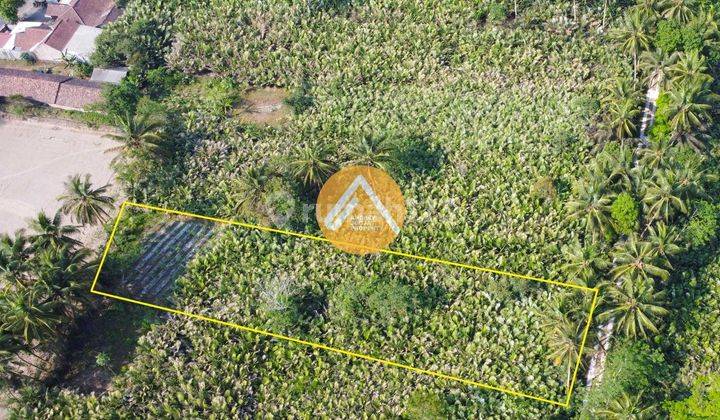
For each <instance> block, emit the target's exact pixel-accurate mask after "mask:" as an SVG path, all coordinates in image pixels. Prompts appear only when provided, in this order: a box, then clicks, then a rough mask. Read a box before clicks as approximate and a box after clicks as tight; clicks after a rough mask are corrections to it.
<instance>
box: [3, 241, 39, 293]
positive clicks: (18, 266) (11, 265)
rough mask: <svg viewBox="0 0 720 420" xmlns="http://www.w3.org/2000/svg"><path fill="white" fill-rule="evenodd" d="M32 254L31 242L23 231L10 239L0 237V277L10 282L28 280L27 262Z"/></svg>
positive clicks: (28, 268)
mask: <svg viewBox="0 0 720 420" xmlns="http://www.w3.org/2000/svg"><path fill="white" fill-rule="evenodd" d="M32 254H33V248H32V242H31V240H30V238H29V237H28V236H27V235H26V234H25V230H24V229H20V230H18V231H16V232H15V235H14V236H13V237H11V236H10V235H7V234H2V235H0V275H1V276H2V278H5V279H7V280H9V281H11V282H21V283H24V282H26V281H28V280H29V270H30V266H29V260H30V257H31V256H32Z"/></svg>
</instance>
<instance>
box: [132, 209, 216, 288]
mask: <svg viewBox="0 0 720 420" xmlns="http://www.w3.org/2000/svg"><path fill="white" fill-rule="evenodd" d="M213 228H214V225H213V223H211V222H206V221H201V220H193V219H177V220H174V221H172V222H167V223H165V224H163V225H161V226H160V227H159V228H158V229H157V230H156V231H155V232H154V233H153V234H151V235H150V236H149V237H148V242H147V245H146V246H145V247H144V248H143V250H142V253H141V257H140V258H138V260H137V261H136V262H135V264H134V266H133V267H132V269H130V271H129V273H128V274H127V275H126V277H125V285H126V287H127V290H128V291H129V292H130V293H131V297H132V298H135V299H138V298H139V299H142V300H148V301H151V300H155V299H159V298H163V297H165V296H167V295H168V294H169V293H170V292H171V291H172V287H173V285H174V283H175V280H176V279H177V278H178V277H180V276H181V275H182V274H183V273H184V271H185V268H186V267H187V264H188V262H189V261H190V260H191V259H192V258H193V257H194V256H195V255H196V254H197V253H198V252H199V251H200V249H201V248H202V247H203V245H205V244H206V243H207V241H208V240H209V239H210V238H211V237H212V235H213V233H214V231H213Z"/></svg>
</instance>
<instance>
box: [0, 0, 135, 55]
mask: <svg viewBox="0 0 720 420" xmlns="http://www.w3.org/2000/svg"><path fill="white" fill-rule="evenodd" d="M120 14H121V10H120V9H119V8H118V7H117V6H116V5H115V2H114V0H60V1H52V0H51V1H49V2H48V3H47V6H46V7H45V10H44V12H41V13H39V15H40V16H42V18H40V19H38V21H21V22H18V23H17V24H16V25H6V24H4V23H3V24H2V25H0V59H14V60H18V59H22V58H25V57H28V56H27V55H23V54H28V55H29V57H32V58H34V59H37V60H41V61H54V62H57V61H62V60H63V58H64V57H68V58H70V57H73V58H76V59H79V60H82V61H88V60H89V59H90V56H91V55H92V53H93V52H94V51H95V41H96V39H97V37H98V36H99V35H100V34H101V33H102V27H104V26H105V25H107V24H108V23H110V22H112V21H114V20H115V19H117V18H118V17H119V16H120ZM37 15H38V13H36V14H35V15H33V16H37ZM33 19H36V18H33Z"/></svg>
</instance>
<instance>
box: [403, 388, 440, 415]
mask: <svg viewBox="0 0 720 420" xmlns="http://www.w3.org/2000/svg"><path fill="white" fill-rule="evenodd" d="M449 408H450V407H449V406H448V403H447V401H445V399H444V398H442V397H441V396H440V395H437V394H435V393H432V392H428V391H422V390H415V391H413V393H412V394H410V398H409V399H408V402H407V406H406V408H405V412H404V417H405V418H408V419H412V420H431V419H443V418H447V417H448V415H449V411H450V410H449Z"/></svg>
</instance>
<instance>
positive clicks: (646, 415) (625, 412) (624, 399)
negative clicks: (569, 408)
mask: <svg viewBox="0 0 720 420" xmlns="http://www.w3.org/2000/svg"><path fill="white" fill-rule="evenodd" d="M593 414H594V415H596V416H597V417H598V418H601V419H608V420H650V419H654V418H657V413H656V407H655V406H654V405H652V404H650V405H645V406H643V405H642V392H640V393H639V394H638V395H636V396H634V397H631V396H630V395H628V394H627V393H624V392H623V393H622V394H620V395H619V396H618V397H617V398H615V399H613V400H610V401H608V402H607V405H606V406H605V407H604V408H601V409H596V410H593Z"/></svg>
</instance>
